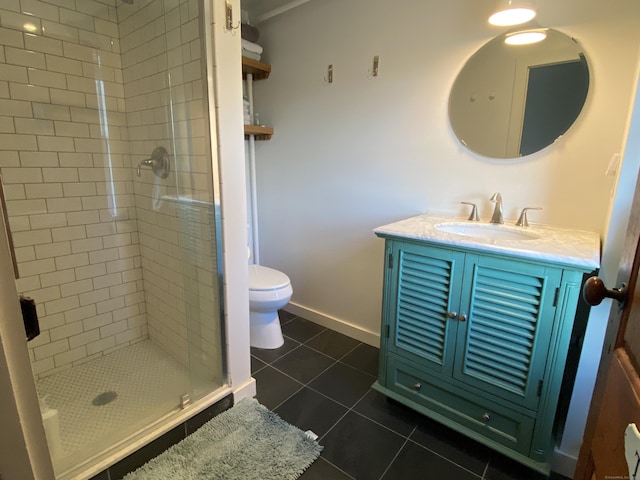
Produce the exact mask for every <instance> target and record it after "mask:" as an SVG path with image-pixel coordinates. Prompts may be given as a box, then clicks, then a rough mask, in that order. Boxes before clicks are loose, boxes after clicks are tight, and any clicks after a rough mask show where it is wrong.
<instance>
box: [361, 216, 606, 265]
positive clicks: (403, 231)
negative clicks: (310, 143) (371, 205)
mask: <svg viewBox="0 0 640 480" xmlns="http://www.w3.org/2000/svg"><path fill="white" fill-rule="evenodd" d="M442 224H453V225H451V226H454V228H458V229H461V230H464V229H465V228H468V229H473V228H474V227H475V228H477V227H478V226H479V225H482V224H485V225H487V226H488V227H489V229H496V230H499V232H498V233H499V234H504V235H502V236H504V237H510V236H513V237H518V236H520V235H523V236H525V237H524V238H492V236H491V235H490V234H489V235H487V236H484V235H478V236H474V235H473V233H471V231H469V230H467V233H466V234H465V235H460V234H457V233H449V232H446V231H442V230H440V229H438V228H436V226H438V225H440V226H441V225H442ZM373 231H374V232H375V233H376V235H380V236H392V237H404V238H411V239H416V240H426V241H430V242H436V243H441V244H443V245H447V246H453V247H456V246H458V247H466V248H473V249H476V250H483V251H487V252H495V253H503V254H510V255H515V256H518V257H524V258H529V259H540V260H545V261H551V262H556V263H562V264H565V265H572V266H578V267H584V268H587V269H595V268H598V267H600V236H599V235H598V234H597V233H595V232H589V231H584V230H572V229H565V228H559V227H552V226H548V225H537V224H531V225H530V226H529V227H524V228H523V227H516V226H513V225H506V224H505V225H492V224H489V223H488V222H487V220H481V221H480V222H471V221H469V220H465V219H461V218H455V217H443V216H437V215H430V214H423V215H418V216H416V217H411V218H407V219H405V220H400V221H398V222H394V223H390V224H388V225H384V226H382V227H378V228H376V229H374V230H373Z"/></svg>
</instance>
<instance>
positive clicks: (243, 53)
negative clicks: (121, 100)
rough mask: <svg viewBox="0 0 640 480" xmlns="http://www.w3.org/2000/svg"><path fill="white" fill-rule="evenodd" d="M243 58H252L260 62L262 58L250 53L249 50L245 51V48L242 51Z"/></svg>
mask: <svg viewBox="0 0 640 480" xmlns="http://www.w3.org/2000/svg"><path fill="white" fill-rule="evenodd" d="M242 56H243V57H247V58H251V59H253V60H258V61H260V58H261V56H260V54H258V53H253V52H250V51H249V50H245V49H244V48H243V49H242Z"/></svg>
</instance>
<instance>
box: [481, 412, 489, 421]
mask: <svg viewBox="0 0 640 480" xmlns="http://www.w3.org/2000/svg"><path fill="white" fill-rule="evenodd" d="M481 419H482V423H489V421H490V420H491V415H489V414H488V413H483V414H482V418H481Z"/></svg>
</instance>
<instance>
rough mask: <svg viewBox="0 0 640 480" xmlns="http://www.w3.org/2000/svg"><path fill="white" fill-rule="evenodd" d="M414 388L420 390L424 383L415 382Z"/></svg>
mask: <svg viewBox="0 0 640 480" xmlns="http://www.w3.org/2000/svg"><path fill="white" fill-rule="evenodd" d="M413 388H414V390H416V391H418V390H420V389H421V388H422V384H421V383H414V384H413Z"/></svg>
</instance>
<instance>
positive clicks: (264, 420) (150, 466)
mask: <svg viewBox="0 0 640 480" xmlns="http://www.w3.org/2000/svg"><path fill="white" fill-rule="evenodd" d="M321 450H322V447H321V446H320V445H318V443H317V442H316V441H314V440H311V439H310V438H309V437H308V436H307V435H306V434H305V433H304V432H303V431H302V430H300V429H298V428H296V427H294V426H292V425H289V424H288V423H287V422H285V421H284V420H282V419H281V418H280V417H279V416H278V415H276V414H275V413H273V412H271V411H269V410H268V409H267V408H266V407H264V406H263V405H260V404H259V403H258V402H257V401H256V400H254V399H244V400H242V401H241V402H239V403H238V404H236V405H235V406H233V407H232V408H230V409H229V410H227V411H225V412H223V413H221V414H220V415H218V416H217V417H215V418H213V419H212V420H210V421H209V422H207V423H205V424H204V425H203V426H202V427H201V428H200V429H198V430H197V431H196V432H195V433H192V434H191V435H189V436H188V437H187V438H185V439H184V440H182V441H181V442H180V443H177V444H176V445H174V446H172V447H171V448H169V449H168V450H167V451H166V452H164V453H162V454H161V455H159V456H158V457H156V458H154V459H152V460H151V461H149V462H148V463H146V464H145V465H143V466H142V467H140V468H139V469H137V470H136V471H134V472H132V473H130V474H128V475H127V476H125V477H124V480H147V479H149V480H151V479H152V480H236V479H237V480H271V479H273V480H289V479H290V480H294V479H296V478H298V477H299V476H300V475H301V474H302V473H303V472H304V471H305V469H307V467H309V465H311V464H312V463H313V461H314V460H315V459H316V458H318V456H319V455H320V452H321Z"/></svg>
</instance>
